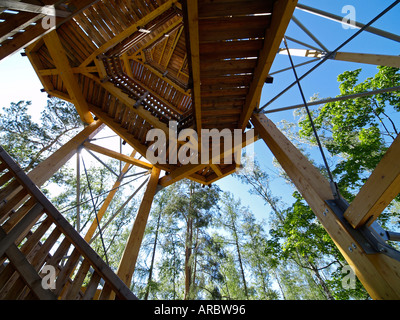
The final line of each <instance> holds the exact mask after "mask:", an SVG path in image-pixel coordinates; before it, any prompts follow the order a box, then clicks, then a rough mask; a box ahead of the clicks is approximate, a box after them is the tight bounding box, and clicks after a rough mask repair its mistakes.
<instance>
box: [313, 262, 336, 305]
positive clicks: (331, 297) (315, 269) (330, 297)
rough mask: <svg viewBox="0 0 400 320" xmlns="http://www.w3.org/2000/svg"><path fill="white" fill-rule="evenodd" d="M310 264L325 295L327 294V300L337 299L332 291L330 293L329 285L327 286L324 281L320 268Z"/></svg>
mask: <svg viewBox="0 0 400 320" xmlns="http://www.w3.org/2000/svg"><path fill="white" fill-rule="evenodd" d="M309 264H310V267H311V269H312V271H313V272H314V274H315V276H316V277H317V279H318V282H319V284H320V285H321V287H322V290H323V291H324V294H325V296H326V298H327V299H328V300H335V298H334V297H333V296H332V293H331V291H330V290H329V288H328V287H327V285H326V283H325V281H324V279H322V276H321V274H320V273H319V270H318V268H317V267H315V266H314V265H313V264H312V263H309Z"/></svg>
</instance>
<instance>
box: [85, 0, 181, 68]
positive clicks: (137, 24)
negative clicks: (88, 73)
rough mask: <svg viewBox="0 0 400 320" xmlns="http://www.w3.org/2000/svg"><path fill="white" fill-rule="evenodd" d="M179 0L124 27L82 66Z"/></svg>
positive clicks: (167, 2)
mask: <svg viewBox="0 0 400 320" xmlns="http://www.w3.org/2000/svg"><path fill="white" fill-rule="evenodd" d="M177 1H178V0H168V1H166V2H165V3H163V4H162V5H160V6H159V7H157V8H156V9H155V10H153V11H151V12H150V13H149V14H147V15H145V16H144V17H143V18H141V19H140V20H138V21H136V22H135V23H133V24H132V25H131V26H129V27H128V28H126V29H124V31H122V32H121V33H119V34H118V35H116V36H115V37H114V38H112V39H111V40H109V41H107V42H106V43H105V44H103V45H102V46H100V47H99V48H98V49H97V50H95V51H94V52H93V53H92V54H91V55H90V56H89V57H87V58H86V59H85V61H83V62H82V64H81V66H82V67H83V66H87V65H89V64H90V62H92V61H93V60H94V59H95V58H96V57H97V56H98V55H100V54H102V53H104V52H106V51H108V50H109V49H111V48H112V47H114V46H115V45H117V44H118V43H120V42H121V41H123V40H124V39H126V38H128V37H129V36H131V35H132V34H133V33H135V32H137V30H138V27H143V26H144V25H146V24H147V23H149V22H151V21H152V20H154V19H155V18H157V17H158V16H159V15H161V14H162V13H164V12H165V11H167V10H168V9H170V8H171V7H172V6H173V5H174V4H175V3H176V2H177Z"/></svg>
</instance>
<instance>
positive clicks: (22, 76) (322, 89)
mask: <svg viewBox="0 0 400 320" xmlns="http://www.w3.org/2000/svg"><path fill="white" fill-rule="evenodd" d="M392 2H393V1H392V0H380V1H377V0H335V1H328V0H322V1H321V0H300V1H299V3H301V4H305V5H308V6H311V7H315V8H318V9H321V10H324V11H328V12H331V13H334V14H337V15H341V16H345V14H343V13H342V8H343V7H344V6H346V5H352V6H354V8H355V9H356V20H357V21H359V22H362V23H367V22H369V21H370V20H371V19H372V18H374V17H375V16H376V15H377V14H378V13H379V12H381V11H382V10H383V9H385V8H386V7H387V6H389V5H390V4H391V3H392ZM295 17H296V18H298V19H299V20H300V21H301V22H302V23H303V24H304V25H305V26H306V27H307V28H308V29H309V30H311V31H312V32H313V34H314V35H315V36H316V37H317V38H318V39H319V40H320V41H321V42H322V43H323V44H324V45H325V46H326V47H328V49H330V50H334V49H336V47H337V46H339V45H340V44H341V43H342V42H343V41H345V40H346V39H347V38H349V37H350V36H351V35H352V34H354V33H355V32H356V31H357V30H351V29H348V30H345V29H344V28H343V27H342V26H341V25H340V24H339V23H336V22H333V21H329V20H326V19H324V18H321V17H318V16H314V15H311V14H309V13H306V12H303V11H300V10H296V11H295ZM399 18H400V5H398V6H397V7H395V8H394V9H393V10H392V11H391V12H389V13H387V14H386V15H385V16H384V17H383V18H381V19H380V20H379V21H378V22H377V23H375V24H374V25H373V27H376V28H380V29H383V30H385V31H389V32H392V33H395V34H399V31H400V27H399V26H400V24H399V22H398V19H399ZM286 35H287V36H290V37H293V38H296V39H298V40H301V41H304V42H307V43H309V44H312V45H315V43H314V42H313V40H311V39H310V38H308V36H307V35H306V34H304V32H303V31H301V30H300V29H299V28H298V27H297V26H296V25H295V24H293V23H291V24H290V26H289V28H288V31H287V33H286ZM289 46H290V47H291V48H301V46H300V45H297V44H294V43H292V42H289ZM342 51H347V52H359V53H375V54H391V55H399V54H400V44H399V43H397V42H395V41H392V40H388V39H385V38H382V37H379V36H376V35H373V34H370V33H367V32H364V33H362V34H361V35H360V36H359V37H357V38H356V39H355V40H353V41H352V42H351V43H350V44H348V45H347V46H346V47H345V48H343V49H342ZM306 59H307V58H294V60H295V62H296V63H301V62H305V61H306ZM289 66H290V64H289V59H288V57H287V56H284V55H282V56H278V57H277V58H276V60H275V62H274V65H273V67H272V70H271V71H276V70H280V69H282V68H286V67H289ZM311 66H313V64H311V65H307V66H304V67H300V68H298V73H299V75H302V74H303V73H305V72H306V71H307V70H308V69H309V68H311ZM357 68H362V69H363V73H362V75H361V78H360V79H364V78H366V77H368V76H373V75H374V74H375V73H376V67H375V66H369V65H363V64H356V63H347V62H340V61H327V62H326V63H325V64H324V65H322V66H321V67H320V68H319V69H317V70H316V71H315V72H314V73H312V74H311V75H310V76H308V77H307V78H306V79H304V80H303V81H302V87H303V90H304V93H305V96H306V98H307V99H308V98H310V97H311V96H313V95H314V94H315V93H318V94H319V95H320V97H321V98H323V97H332V96H336V95H337V94H339V90H338V83H337V76H338V75H339V74H341V73H342V72H344V71H346V70H354V69H357ZM293 81H294V75H293V72H292V71H286V72H284V73H281V74H279V75H276V76H274V84H272V85H266V86H265V88H264V90H263V94H262V99H261V105H264V104H265V103H266V102H267V101H269V100H270V99H271V98H272V97H274V96H275V95H276V94H277V93H279V92H280V91H281V90H282V89H284V88H285V87H286V86H287V85H289V84H291V83H292V82H293ZM41 88H42V85H41V83H40V81H39V79H38V78H37V76H36V74H35V72H34V70H33V68H32V67H31V65H30V63H29V60H28V59H27V58H24V57H21V55H20V54H19V53H18V54H15V55H13V56H11V57H8V58H7V59H5V60H3V61H1V62H0V107H1V108H3V107H7V106H8V105H9V104H10V103H11V102H18V101H20V100H30V101H32V106H31V109H30V112H31V114H32V115H33V116H36V115H38V114H39V113H40V110H41V108H42V107H43V106H44V105H45V104H46V100H47V94H46V93H41V92H40V89H41ZM299 103H301V96H300V94H299V91H298V88H297V87H294V88H293V89H291V90H289V91H288V92H287V93H286V94H285V95H283V96H282V97H281V98H279V99H278V100H276V101H275V102H273V103H272V104H271V105H270V106H269V107H268V108H271V109H274V108H280V107H285V106H291V105H295V104H299ZM269 117H270V118H271V120H273V121H274V122H276V123H277V122H279V121H281V120H283V119H285V120H287V121H291V122H293V121H295V119H294V117H293V112H292V111H286V112H281V113H275V114H271V115H270V116H269ZM255 151H256V158H257V160H258V161H259V162H261V163H262V166H263V168H264V169H265V170H266V171H267V172H268V173H271V174H273V171H276V169H275V168H274V167H273V165H272V156H271V154H270V152H269V151H268V150H267V147H266V146H265V144H264V143H263V141H258V142H257V143H256V144H255ZM316 157H318V154H317V153H316ZM316 161H317V162H320V158H316ZM218 185H220V187H221V188H222V189H223V190H225V191H231V192H233V193H234V195H235V196H236V197H238V198H239V197H240V198H241V200H242V204H243V205H246V206H249V207H250V209H251V210H252V211H253V212H254V213H255V214H256V216H257V217H258V218H260V219H267V218H268V212H269V209H268V207H266V206H265V205H264V202H263V201H262V200H260V199H259V198H257V197H255V196H250V195H249V194H248V192H247V187H246V186H243V185H242V184H240V182H239V181H238V180H237V179H235V178H233V177H227V178H225V179H223V180H221V181H220V182H218ZM273 190H274V192H276V194H277V195H278V196H280V197H282V199H283V200H284V201H286V202H290V199H291V198H290V195H291V193H292V189H291V188H290V187H288V186H287V185H285V184H284V182H283V181H282V180H280V179H275V180H274V183H273Z"/></svg>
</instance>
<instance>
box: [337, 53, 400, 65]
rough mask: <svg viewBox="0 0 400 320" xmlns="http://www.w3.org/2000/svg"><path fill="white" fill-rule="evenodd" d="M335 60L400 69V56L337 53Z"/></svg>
mask: <svg viewBox="0 0 400 320" xmlns="http://www.w3.org/2000/svg"><path fill="white" fill-rule="evenodd" d="M335 60H340V61H350V62H357V63H365V64H372V65H376V66H387V67H394V68H400V56H391V55H385V54H367V53H353V52H338V53H336V55H335Z"/></svg>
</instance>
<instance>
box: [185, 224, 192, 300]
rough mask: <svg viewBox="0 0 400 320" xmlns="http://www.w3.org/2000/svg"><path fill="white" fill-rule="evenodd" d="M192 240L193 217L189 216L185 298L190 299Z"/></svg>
mask: <svg viewBox="0 0 400 320" xmlns="http://www.w3.org/2000/svg"><path fill="white" fill-rule="evenodd" d="M192 242H193V219H192V218H191V217H190V216H188V222H187V226H186V244H185V246H186V248H185V300H190V299H191V297H190V289H191V283H192V262H191V260H192V259H191V258H192Z"/></svg>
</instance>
